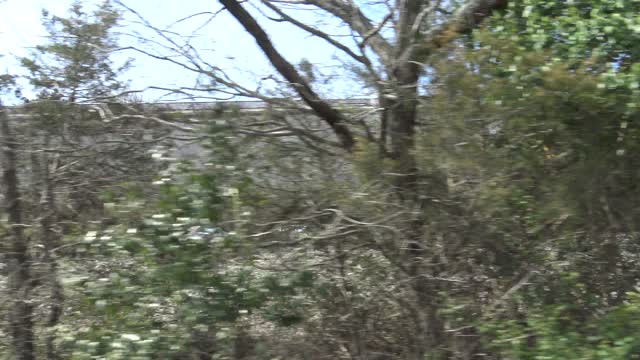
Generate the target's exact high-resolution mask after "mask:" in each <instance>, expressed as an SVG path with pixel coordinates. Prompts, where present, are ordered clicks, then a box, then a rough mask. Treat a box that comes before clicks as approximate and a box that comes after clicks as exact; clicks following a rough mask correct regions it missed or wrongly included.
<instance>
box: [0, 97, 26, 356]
mask: <svg viewBox="0 0 640 360" xmlns="http://www.w3.org/2000/svg"><path fill="white" fill-rule="evenodd" d="M0 130H1V132H2V134H1V135H2V141H1V143H2V154H3V159H2V161H3V164H2V165H3V168H4V169H3V181H4V189H5V190H4V191H5V194H4V195H5V202H6V211H7V214H8V216H9V241H10V244H11V256H10V258H11V263H10V276H9V291H10V294H11V296H12V297H13V304H12V307H11V310H10V311H11V314H10V327H11V337H12V345H13V350H14V357H13V359H15V360H33V359H35V354H34V343H33V342H34V335H33V306H32V305H31V303H30V293H31V290H32V288H33V286H34V284H33V279H32V278H31V272H30V270H31V269H30V268H31V259H30V256H29V246H28V238H27V237H26V236H25V234H24V224H23V223H22V206H21V199H20V190H19V186H18V185H19V180H18V175H17V161H18V160H17V155H16V150H17V146H16V142H15V139H14V137H13V135H12V134H11V129H10V125H9V118H8V115H7V112H6V109H5V108H4V107H2V105H0Z"/></svg>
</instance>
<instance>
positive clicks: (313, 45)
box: [0, 0, 353, 101]
mask: <svg viewBox="0 0 640 360" xmlns="http://www.w3.org/2000/svg"><path fill="white" fill-rule="evenodd" d="M252 1H253V0H252ZM97 2H98V1H95V0H87V1H84V2H83V3H84V4H85V6H87V7H89V6H92V4H95V3H97ZM71 3H72V1H70V0H55V1H51V0H49V1H47V0H4V1H1V0H0V54H3V55H5V56H4V57H2V58H0V72H2V73H5V72H9V73H14V74H15V73H20V71H21V70H20V69H19V67H18V66H17V61H16V57H20V56H27V55H28V54H29V49H30V48H32V47H33V46H35V45H37V44H41V43H44V42H46V37H45V36H46V32H45V30H44V28H43V27H42V25H41V11H42V9H43V8H44V9H47V10H48V11H49V12H50V13H53V14H56V15H61V16H62V15H64V14H65V12H66V9H68V8H69V6H70V4H71ZM123 3H124V4H126V5H127V6H128V7H130V8H132V9H134V10H136V11H137V12H139V13H140V14H141V15H142V16H144V17H145V19H146V20H148V21H149V22H151V23H152V24H153V25H154V26H157V27H159V28H164V27H166V26H169V25H170V24H173V23H175V21H176V20H178V19H181V18H185V17H187V16H189V15H192V14H196V13H199V12H203V11H212V12H213V11H217V10H219V9H220V5H219V3H218V2H217V1H215V0H183V1H175V0H174V1H171V0H166V1H158V0H123ZM307 13H308V14H307ZM307 13H303V14H302V15H301V16H303V18H304V17H306V18H307V20H310V21H315V20H318V19H317V18H314V15H313V14H311V13H309V12H307ZM204 20H205V16H198V17H194V18H192V19H190V20H189V21H184V22H181V23H178V24H176V25H174V26H173V27H172V30H175V31H177V32H179V33H181V34H190V33H191V32H192V31H193V30H194V29H196V28H198V27H199V26H200V25H201V24H202V22H203V21H204ZM135 21H136V18H135V16H134V15H133V14H125V21H124V23H123V25H124V26H123V28H122V29H121V31H122V32H123V34H124V35H123V36H121V44H123V45H130V44H134V40H133V39H132V37H131V35H132V34H133V32H134V31H139V32H141V33H143V35H145V36H147V35H149V36H150V33H149V32H148V31H147V30H145V29H144V28H143V27H141V26H139V25H137V24H136V23H135ZM260 22H261V24H263V25H265V27H266V29H267V30H268V32H269V33H270V35H271V37H272V40H273V41H274V43H275V44H276V47H277V48H278V49H279V50H280V51H282V52H283V54H284V55H285V56H286V57H287V58H288V59H289V60H290V61H292V62H294V63H297V62H298V61H299V60H300V59H302V58H304V57H306V58H308V59H309V60H310V61H311V62H313V63H314V64H315V65H317V66H318V67H319V69H320V70H321V71H322V72H323V73H325V74H331V73H336V74H337V73H338V72H340V71H341V70H342V67H340V66H339V62H337V61H335V59H334V56H335V55H336V54H337V53H336V51H335V49H333V48H332V47H331V46H329V45H327V44H326V43H324V42H323V41H319V40H317V39H314V38H311V37H309V36H308V34H306V33H304V32H301V31H299V30H297V29H296V28H295V27H293V26H291V25H288V24H280V23H274V22H270V21H268V20H266V19H264V18H262V19H260ZM330 26H335V27H333V28H332V29H333V31H334V32H339V31H340V30H339V29H338V27H337V24H334V25H330ZM193 44H194V45H195V47H196V48H198V49H199V50H200V53H201V55H202V56H203V57H205V58H206V59H207V61H209V62H210V63H213V64H215V65H217V66H219V67H221V68H223V69H225V70H226V71H228V72H229V74H230V75H232V76H233V77H234V78H235V79H238V80H239V81H241V82H242V83H243V84H246V85H247V86H250V87H253V86H252V84H255V83H257V80H258V79H260V78H262V77H265V76H268V75H270V74H273V73H274V70H273V69H272V68H271V67H270V65H269V64H268V63H267V61H266V60H265V58H264V56H263V55H262V53H261V52H260V50H259V49H258V47H257V46H256V45H255V42H254V41H253V39H252V38H251V37H250V36H249V34H247V33H246V32H245V31H244V30H243V29H242V27H241V26H240V25H239V24H237V23H236V21H235V20H234V19H233V18H231V16H229V15H228V14H226V13H225V12H222V13H220V14H219V15H217V16H216V17H215V18H214V19H213V21H211V22H210V23H209V24H208V25H207V26H206V27H204V28H202V29H200V30H199V31H198V32H197V33H196V37H195V38H194V40H193ZM127 57H134V67H133V68H132V69H131V70H129V71H128V72H127V73H126V74H125V76H124V78H125V79H130V80H131V87H132V88H134V89H140V88H144V87H146V86H163V87H175V86H181V85H184V86H189V85H193V83H194V81H195V75H194V74H192V73H190V72H186V71H183V70H180V69H179V68H177V67H175V66H173V65H170V64H168V63H166V62H163V61H158V60H153V59H150V58H147V57H145V56H143V55H140V54H136V53H132V52H126V53H122V54H119V55H118V56H117V57H116V60H118V59H120V60H122V59H125V58H127ZM341 82H342V83H341ZM351 85H352V84H351ZM327 89H333V91H334V93H332V94H328V96H330V97H343V96H348V95H350V94H348V93H347V89H353V86H349V85H346V83H345V82H344V81H341V80H336V81H334V82H332V83H331V84H330V87H327ZM336 89H338V90H336ZM340 89H342V90H340ZM26 93H27V94H29V92H28V91H27V92H26ZM159 95H160V94H159V93H157V92H147V93H145V95H144V99H145V100H147V101H155V100H157V99H158V96H159Z"/></svg>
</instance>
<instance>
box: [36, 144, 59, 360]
mask: <svg viewBox="0 0 640 360" xmlns="http://www.w3.org/2000/svg"><path fill="white" fill-rule="evenodd" d="M49 144H50V139H49V136H48V135H45V139H44V145H45V147H49ZM31 154H32V155H31V168H32V174H33V178H34V179H33V180H34V183H35V184H34V192H35V193H36V196H35V197H34V199H40V201H39V202H40V206H39V209H40V210H41V213H40V214H39V216H40V236H41V239H40V240H41V243H42V245H43V247H44V254H43V262H44V263H45V265H46V266H47V274H46V283H47V286H48V287H49V289H50V295H49V303H48V305H49V315H48V317H47V319H46V322H45V326H46V339H45V344H46V356H47V359H48V360H57V359H59V356H58V353H57V350H56V347H55V339H56V332H55V327H56V325H58V322H59V321H60V317H61V315H62V306H63V303H64V292H63V289H62V284H61V283H60V280H59V279H58V263H57V261H56V258H55V255H54V253H53V251H54V249H55V248H56V247H57V246H59V244H58V240H59V236H58V234H57V233H56V232H55V230H54V226H55V224H56V218H57V216H56V215H57V211H56V198H55V192H54V188H55V185H54V182H53V179H52V178H51V173H50V170H49V165H50V161H49V155H48V154H43V155H42V156H41V157H38V156H37V154H36V152H35V151H32V152H31Z"/></svg>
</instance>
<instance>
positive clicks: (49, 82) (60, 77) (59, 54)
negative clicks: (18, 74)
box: [20, 0, 129, 102]
mask: <svg viewBox="0 0 640 360" xmlns="http://www.w3.org/2000/svg"><path fill="white" fill-rule="evenodd" d="M42 15H43V24H44V25H45V28H46V29H47V32H48V38H49V44H47V45H38V46H36V48H35V51H34V52H33V54H32V56H31V57H25V58H22V59H20V60H21V63H22V66H24V67H25V68H26V69H27V70H28V71H29V73H30V75H29V77H28V78H29V80H30V82H31V84H32V85H33V86H34V87H35V88H36V90H38V91H39V92H40V93H39V96H40V97H41V98H45V99H52V100H65V101H69V102H76V101H78V100H89V99H93V100H94V101H95V100H96V98H98V99H102V98H104V97H107V96H110V95H112V94H113V93H114V92H116V91H119V90H122V89H123V84H122V83H121V82H120V81H119V80H118V79H117V77H118V76H119V75H120V74H121V73H122V72H123V71H124V70H126V68H127V67H128V66H129V62H128V61H127V62H125V63H124V64H123V65H121V66H115V65H114V63H113V61H112V60H111V57H112V55H113V53H114V51H115V50H116V49H117V48H118V44H117V38H116V35H115V33H114V30H115V28H116V27H117V26H118V22H119V20H120V17H121V14H120V12H119V11H118V10H116V9H115V8H114V7H113V5H112V4H111V2H110V1H108V0H107V1H104V2H102V3H101V4H100V5H99V6H98V8H97V9H96V10H94V11H93V12H91V13H88V12H87V11H86V10H85V9H83V7H82V4H81V3H80V2H75V3H74V4H73V5H72V6H71V8H70V9H69V17H60V16H55V15H51V14H49V12H47V11H43V14H42Z"/></svg>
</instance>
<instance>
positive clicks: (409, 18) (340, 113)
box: [129, 0, 508, 359]
mask: <svg viewBox="0 0 640 360" xmlns="http://www.w3.org/2000/svg"><path fill="white" fill-rule="evenodd" d="M219 2H220V4H222V5H223V7H224V8H223V10H226V11H227V12H228V13H229V14H231V15H232V16H233V17H234V18H235V19H236V20H237V21H238V23H240V24H241V25H242V27H243V28H244V29H245V30H246V31H247V32H248V33H249V34H250V35H251V36H252V37H253V38H254V40H255V42H256V44H257V45H258V47H259V48H260V49H261V50H262V52H263V53H264V55H265V56H266V58H267V59H268V60H269V62H270V63H271V64H272V65H273V67H274V68H275V70H276V71H277V72H278V75H279V76H278V77H277V79H280V80H278V81H281V82H282V83H284V84H286V85H287V86H288V88H289V89H290V90H291V91H292V93H287V92H286V91H284V90H283V91H282V93H281V94H282V95H283V96H281V97H273V96H269V95H267V94H265V93H264V92H263V91H261V90H260V86H259V85H258V87H257V88H256V89H251V88H249V87H247V86H243V85H240V83H239V82H237V81H233V79H231V78H230V77H229V76H228V75H227V74H226V73H225V72H224V71H223V70H222V69H220V68H219V67H217V66H215V65H212V64H210V63H208V62H207V61H206V60H205V59H203V57H202V56H201V55H200V54H199V53H198V50H197V49H195V48H194V47H193V46H192V45H191V44H190V43H189V42H188V41H186V42H185V43H181V41H180V39H176V37H175V36H174V35H175V34H172V33H171V32H170V31H167V30H163V29H159V28H156V27H153V26H151V24H149V23H148V22H145V21H144V19H143V18H142V16H140V18H141V19H142V20H143V22H145V23H146V25H147V26H149V27H150V28H151V29H153V30H154V31H155V34H156V35H157V36H158V37H159V39H160V40H158V42H152V43H153V45H154V46H155V47H156V49H155V50H145V49H143V48H136V49H134V50H136V51H139V52H141V53H145V54H147V55H150V56H152V57H154V58H157V59H161V60H165V61H169V62H172V63H174V64H176V65H179V66H181V67H183V68H185V69H188V70H192V71H194V72H196V73H198V74H200V75H201V76H204V77H208V78H209V79H211V80H212V81H211V85H210V86H194V87H182V88H180V89H173V91H174V93H180V94H193V93H194V92H200V93H202V94H205V96H209V94H212V93H217V94H220V95H228V96H248V97H254V98H258V99H261V100H264V101H267V102H270V103H273V104H278V105H280V106H281V105H282V104H288V106H291V107H297V108H298V109H300V110H301V111H302V112H303V113H306V114H313V115H315V116H316V117H317V118H318V119H320V120H321V121H322V122H324V123H325V125H326V126H328V129H330V131H331V132H332V133H333V137H327V136H324V135H322V136H318V133H315V134H314V132H313V131H310V129H309V128H310V126H309V123H310V122H312V121H313V120H308V117H307V118H304V117H303V118H301V119H299V120H297V121H286V117H281V118H279V119H272V121H269V122H262V123H261V125H262V126H263V128H265V129H266V130H262V131H261V133H262V134H263V135H270V134H281V132H282V131H285V132H286V133H287V134H289V135H294V136H298V137H299V138H300V139H301V140H302V141H303V142H308V143H311V144H316V145H317V144H320V145H321V146H323V147H331V148H333V149H332V151H337V152H338V153H339V152H343V153H352V152H354V150H355V149H357V146H358V145H359V143H374V144H377V147H378V149H379V157H380V158H383V159H387V160H389V162H390V163H391V164H393V165H392V166H393V169H392V170H391V171H390V172H388V174H386V175H388V176H391V177H392V178H393V181H391V182H392V190H391V191H390V193H389V197H388V198H387V200H386V201H390V202H395V203H396V204H397V205H398V206H400V207H401V209H402V210H401V211H400V212H398V214H399V213H402V214H403V219H402V220H398V221H396V222H395V223H394V222H390V223H388V224H386V225H385V226H389V227H390V228H393V229H396V230H398V229H399V230H400V231H399V232H394V233H393V236H392V238H393V240H392V241H390V242H386V243H385V244H384V246H383V245H381V244H376V245H375V246H376V248H377V249H380V248H385V247H386V249H385V250H383V251H382V252H383V254H385V256H386V257H387V258H388V259H389V261H390V262H391V263H393V264H395V266H397V268H398V270H399V272H400V273H402V274H403V276H404V277H405V279H406V280H407V282H408V283H409V284H410V286H409V287H410V289H411V291H412V292H413V298H414V299H415V300H414V302H409V303H407V304H406V308H407V309H406V311H407V312H408V313H411V314H412V316H411V317H412V318H413V320H414V324H415V326H414V327H412V329H413V334H412V335H411V341H410V344H409V348H410V349H411V350H410V351H411V354H409V355H407V356H406V357H407V358H408V359H423V358H424V356H425V354H426V353H427V352H428V351H430V352H433V353H439V354H440V355H439V356H441V358H443V359H447V358H451V357H452V355H451V354H452V351H451V350H450V349H447V346H448V345H447V344H448V343H451V342H450V341H448V340H447V337H448V336H449V335H447V331H446V330H447V329H446V325H445V323H444V320H443V319H442V318H441V316H440V315H439V310H440V304H439V303H438V300H437V297H438V296H437V294H438V293H439V292H440V291H441V290H442V289H441V288H440V285H439V284H440V281H434V280H433V279H435V278H438V277H439V275H440V274H438V270H434V269H437V268H436V267H434V266H431V265H429V262H430V259H429V257H430V256H433V252H431V251H430V248H432V247H433V243H432V242H430V241H431V240H430V239H429V238H430V237H431V238H444V237H446V236H444V234H443V233H442V232H444V231H449V230H446V229H444V228H446V226H441V227H442V228H437V227H436V226H433V223H434V222H435V220H434V219H435V218H436V217H438V216H442V215H441V214H442V212H443V211H442V208H441V207H440V205H439V204H438V203H436V202H433V201H431V200H430V199H434V198H435V199H437V198H438V197H441V196H445V194H441V193H440V194H437V191H438V190H436V189H443V188H444V189H446V187H447V179H446V177H444V176H426V175H428V174H427V173H428V172H430V171H429V170H428V169H427V170H426V171H425V170H424V169H420V170H419V169H418V166H417V162H416V157H415V135H416V128H417V124H418V121H417V119H418V117H419V108H418V105H419V98H420V96H419V94H420V90H419V82H420V79H421V77H422V75H423V73H424V71H425V69H427V68H429V62H430V59H431V57H432V56H433V55H434V54H436V53H437V50H438V49H440V48H442V47H445V46H447V45H448V44H450V43H451V42H452V41H455V40H456V39H457V38H459V36H460V35H461V34H464V33H466V32H469V31H471V30H472V29H474V28H475V27H477V26H478V25H479V24H480V23H481V22H482V20H483V19H485V18H487V17H488V16H490V15H491V13H492V12H493V11H494V10H496V9H500V8H504V7H505V6H506V5H507V3H508V1H507V0H468V1H465V2H462V3H461V4H460V3H459V2H448V1H440V0H433V1H426V0H397V1H391V0H385V1H368V2H365V1H360V2H358V1H350V0H261V1H259V2H258V1H255V2H242V1H237V0H220V1H219ZM453 4H459V5H458V6H454V5H453ZM129 10H131V11H133V10H132V9H129ZM300 10H311V11H312V12H313V13H315V14H318V15H321V16H327V17H329V18H331V19H333V20H334V22H335V21H338V22H339V23H340V24H341V25H342V29H343V30H345V32H346V33H347V34H348V35H349V36H346V37H345V36H337V35H335V34H332V32H334V31H335V27H333V26H329V27H327V28H325V29H323V28H322V26H318V25H313V24H310V23H309V22H308V21H305V20H302V18H301V17H297V16H299V14H300V13H301V11H300ZM217 13H218V12H216V13H214V14H209V15H210V16H215V15H216V14H217ZM307 13H308V12H307ZM136 14H137V13H136ZM259 15H262V16H263V17H265V18H267V19H268V21H276V22H286V23H289V24H291V25H293V26H295V27H297V28H299V29H300V30H301V31H303V32H306V33H308V34H310V35H311V36H313V37H316V38H318V39H321V40H322V41H325V42H327V43H328V44H330V45H331V46H333V47H334V48H335V49H336V50H337V52H338V53H341V54H342V55H343V57H342V58H343V59H346V60H345V62H347V63H349V64H350V66H351V67H352V68H353V69H355V70H356V72H357V73H358V74H359V76H360V77H361V78H362V80H363V84H364V85H363V86H365V87H368V88H369V89H370V90H372V91H373V92H374V93H375V94H376V95H377V96H376V97H377V105H376V108H375V110H374V112H372V113H368V114H367V119H366V120H363V119H362V118H360V119H359V118H357V117H356V116H354V115H353V113H349V112H345V111H344V110H343V109H340V108H339V107H338V106H335V103H333V102H332V101H331V99H327V98H323V97H322V96H321V95H320V92H319V91H317V90H316V89H315V84H314V83H313V82H312V79H311V78H310V77H309V76H305V70H304V69H299V68H298V67H296V66H295V65H294V63H292V62H291V61H289V60H287V59H286V58H285V56H284V55H283V54H282V53H281V52H280V51H278V49H277V47H276V44H274V42H273V41H272V39H271V38H270V36H269V34H268V31H267V30H266V28H265V27H264V26H263V25H261V24H260V21H259V19H260V18H259ZM307 19H308V18H307ZM345 39H347V40H345ZM158 49H159V50H158ZM163 51H165V52H171V53H172V55H171V56H168V55H167V54H166V53H164V54H163V53H162V52H163ZM270 80H273V78H270ZM287 94H289V95H290V96H291V98H297V99H299V100H298V101H297V102H296V101H293V102H291V101H287V99H284V97H285V96H286V95H287ZM301 105H304V106H301ZM372 114H373V115H375V120H373V121H372V120H371V115H372ZM240 130H243V131H245V133H247V132H248V133H253V134H258V133H260V132H258V131H256V128H251V129H240ZM327 139H329V141H327ZM333 139H335V140H336V141H333ZM318 140H322V141H318ZM345 157H348V156H345ZM433 172H434V173H435V172H437V170H435V169H434V170H433ZM437 175H439V174H437ZM425 189H426V190H425ZM419 190H420V191H419ZM422 190H425V191H426V192H427V193H429V196H421V193H423V192H424V191H422ZM320 210H321V211H326V210H327V209H324V210H322V209H320ZM328 210H332V211H333V210H338V209H335V208H328ZM347 219H351V220H347ZM336 221H337V223H338V224H341V225H342V226H340V227H339V229H341V230H342V231H343V232H341V231H337V232H336V233H334V234H333V235H331V236H339V235H340V234H342V235H344V236H346V235H348V234H352V232H351V231H356V230H355V229H354V227H356V226H359V227H365V228H370V227H374V228H375V226H379V225H380V224H379V223H378V222H376V221H361V220H358V219H354V218H350V217H348V216H347V217H338V218H337V220H336ZM345 230H346V231H345ZM427 234H429V235H427ZM390 244H391V245H390ZM356 358H367V355H366V354H365V355H357V356H356Z"/></svg>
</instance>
